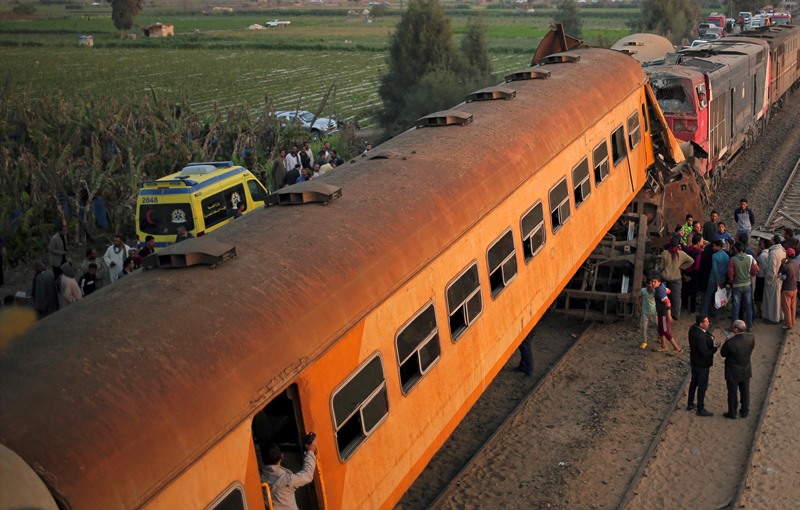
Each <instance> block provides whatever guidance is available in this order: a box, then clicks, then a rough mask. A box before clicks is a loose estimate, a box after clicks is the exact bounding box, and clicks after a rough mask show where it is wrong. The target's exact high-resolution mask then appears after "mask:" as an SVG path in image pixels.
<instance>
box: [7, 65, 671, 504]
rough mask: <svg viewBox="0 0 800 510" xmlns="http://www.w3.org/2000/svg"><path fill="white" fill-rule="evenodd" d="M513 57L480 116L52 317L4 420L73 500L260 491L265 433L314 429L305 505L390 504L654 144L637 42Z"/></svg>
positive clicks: (24, 340)
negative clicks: (327, 198)
mask: <svg viewBox="0 0 800 510" xmlns="http://www.w3.org/2000/svg"><path fill="white" fill-rule="evenodd" d="M562 57H564V58H562ZM521 75H522V76H527V78H526V79H524V80H520V81H519V82H516V81H515V82H511V83H507V84H504V89H508V88H510V89H512V90H513V91H514V92H515V93H516V95H514V96H513V97H512V98H510V99H509V100H496V101H489V102H484V101H475V102H472V103H467V104H462V105H458V108H459V109H460V110H463V111H461V112H459V115H461V114H463V115H464V116H465V118H468V119H469V122H467V123H466V125H464V126H448V127H439V128H425V129H416V130H410V131H408V132H406V133H403V134H402V135H400V136H398V137H396V138H394V139H392V140H389V141H388V142H386V143H385V144H382V145H381V146H379V147H377V148H376V149H374V150H373V152H372V153H371V154H370V155H369V156H368V157H365V158H359V159H358V160H357V161H354V162H350V163H348V165H343V166H342V167H341V168H340V169H338V170H337V171H336V172H331V173H330V174H327V175H325V176H323V177H322V178H320V179H319V181H318V182H319V183H320V184H322V185H329V186H332V187H334V188H338V189H341V190H342V194H341V197H339V198H338V199H336V200H335V201H333V202H331V203H330V204H329V205H328V206H327V207H321V206H319V205H310V206H302V207H300V206H298V207H292V206H289V207H271V208H269V209H267V210H263V209H261V210H258V211H253V213H252V214H249V215H247V216H246V217H245V218H243V219H242V220H239V221H237V222H233V223H231V224H230V225H228V226H226V228H224V229H219V230H218V231H216V232H214V233H213V235H209V236H206V237H203V238H200V239H194V240H190V241H187V243H188V244H186V245H182V247H185V248H187V249H188V247H193V249H196V250H198V251H202V250H203V249H205V248H208V247H213V246H218V245H220V244H222V245H228V246H232V247H235V249H236V253H237V256H236V257H235V258H233V259H231V260H230V261H226V262H225V263H224V264H221V265H219V267H217V268H216V269H215V270H214V271H209V270H208V269H207V268H204V267H192V268H185V269H158V270H153V271H148V272H146V273H138V274H134V275H132V276H130V277H128V278H126V279H125V280H123V281H122V282H120V283H117V284H115V285H114V286H112V287H110V288H108V289H103V291H102V292H101V293H99V294H97V295H92V296H89V297H87V298H86V299H84V300H81V302H79V303H77V304H75V305H71V306H70V307H69V308H67V309H66V310H64V311H61V312H59V314H56V315H53V316H51V317H48V318H46V319H44V320H42V321H39V322H38V323H37V324H36V325H35V326H34V327H33V328H32V329H31V331H29V332H28V333H26V334H25V335H24V336H23V337H20V338H19V339H18V340H17V341H15V343H13V344H12V345H11V346H10V347H9V348H7V349H6V350H4V351H3V352H0V368H1V369H0V386H2V387H4V388H6V390H5V391H3V392H0V415H1V416H2V417H3V422H4V425H6V426H5V427H4V428H3V430H0V441H2V442H3V444H5V445H7V446H8V447H9V448H11V449H12V450H14V451H16V452H17V453H19V454H20V456H21V457H22V458H23V459H24V460H25V461H26V462H27V463H28V464H30V465H34V466H41V467H42V470H44V471H46V472H47V473H49V474H50V475H51V476H49V477H48V478H47V480H46V482H47V483H49V484H51V485H50V489H51V491H52V492H53V493H54V494H58V495H59V497H60V498H62V499H63V501H64V502H65V506H66V505H71V506H73V507H90V508H94V507H103V508H131V507H141V506H147V505H150V506H152V507H156V508H163V507H168V506H173V505H174V506H195V505H196V506H199V507H206V506H208V507H209V508H214V507H215V506H217V505H218V504H223V506H224V503H225V500H224V499H223V500H222V501H221V502H220V500H219V497H220V496H224V497H226V496H225V494H224V491H226V490H228V489H231V488H235V487H236V483H239V482H241V483H242V484H243V486H244V494H245V495H246V497H247V501H248V507H251V506H252V507H256V508H257V507H258V506H259V503H260V499H259V497H260V487H259V483H258V474H257V469H256V467H257V465H256V464H257V462H258V454H257V453H256V452H257V451H263V449H264V447H265V445H268V444H269V443H270V442H273V441H278V442H281V443H282V444H284V445H286V444H289V445H292V447H291V448H287V449H286V450H285V453H286V454H287V455H289V454H291V455H293V456H295V457H299V456H300V452H301V449H302V447H301V446H300V442H301V438H302V436H303V435H304V434H305V433H306V432H308V431H309V430H313V431H315V432H316V433H317V434H318V442H319V446H320V456H319V458H320V467H319V469H318V473H317V476H316V478H315V482H314V484H313V488H312V490H311V491H310V492H308V493H306V494H305V496H307V498H306V502H307V503H309V504H304V506H303V508H311V507H325V506H327V508H333V509H338V508H370V507H380V506H390V505H391V504H392V503H393V502H394V501H397V500H398V499H399V498H400V495H401V494H402V492H403V491H404V490H405V489H406V488H407V486H408V485H409V483H410V482H411V480H413V479H414V478H415V477H416V476H417V474H418V473H419V472H420V471H421V470H422V468H423V466H424V465H425V463H426V462H427V461H428V460H429V459H430V457H431V456H432V455H433V453H434V452H435V450H436V449H437V448H438V447H439V446H440V445H441V444H442V443H443V442H444V440H445V438H446V437H447V436H448V435H449V434H450V432H451V431H452V430H453V428H454V427H455V426H456V424H457V423H458V421H459V420H461V418H462V417H463V416H464V414H465V413H466V412H467V409H468V408H469V406H470V405H471V404H472V403H473V402H474V401H475V400H476V399H477V397H478V395H479V394H480V393H481V392H482V391H483V389H484V388H485V387H486V385H487V384H488V382H489V381H490V380H491V379H492V378H493V377H494V375H495V374H496V373H497V372H498V371H499V370H500V368H501V367H502V365H503V363H504V362H505V361H506V360H507V359H508V357H509V356H510V355H511V354H512V352H513V351H514V349H515V348H516V347H517V345H518V343H519V341H520V340H521V338H522V337H523V336H524V335H525V334H526V333H527V332H528V331H529V330H530V328H531V327H532V326H533V325H534V324H535V322H536V321H537V320H538V318H539V317H540V316H541V314H542V313H543V311H544V309H545V308H546V307H547V306H548V305H549V304H550V303H551V302H552V300H553V299H554V298H555V296H556V295H557V294H558V292H559V291H560V289H561V288H562V287H563V286H564V284H565V283H566V282H567V280H568V279H569V278H570V277H571V276H572V273H573V272H574V271H575V270H576V269H577V267H578V266H579V265H580V264H581V263H582V261H583V260H584V258H585V257H586V256H587V254H588V253H589V252H590V251H591V249H592V248H593V247H594V246H595V245H596V243H597V242H598V240H599V239H600V238H601V237H602V236H603V235H604V234H605V232H606V230H607V228H608V226H609V225H610V224H611V223H613V222H614V221H616V219H617V218H618V216H619V214H620V213H621V212H622V211H623V210H624V208H625V207H626V205H627V204H628V202H629V201H630V200H631V199H632V198H633V197H634V195H635V194H636V193H637V192H638V190H639V189H640V188H641V187H642V185H643V183H644V181H645V170H646V168H647V167H648V166H650V165H652V164H654V156H653V148H652V147H651V146H650V145H651V144H652V142H651V140H650V138H649V136H650V132H651V131H652V125H651V123H652V122H653V119H645V118H644V117H643V115H644V112H645V111H647V108H644V109H643V108H642V106H643V104H644V103H645V91H646V89H645V87H646V77H645V75H644V74H643V73H642V71H641V68H640V67H639V66H638V64H636V62H635V61H633V60H632V59H630V58H629V57H627V56H625V55H621V54H619V53H616V52H612V51H608V50H596V49H580V50H575V51H571V52H569V55H562V56H553V58H552V65H550V64H547V65H545V66H543V67H542V68H538V69H536V70H535V72H534V73H531V72H530V71H529V70H523V72H522V73H521ZM447 117H448V118H449V117H451V116H449V115H448V116H447ZM673 141H674V140H673ZM671 142H672V141H670V143H669V144H668V145H669V146H670V147H672V145H673V144H672V143H671ZM667 159H669V158H667ZM308 185H311V186H317V185H319V184H317V183H315V182H312V183H308V184H305V183H304V185H303V186H301V187H305V186H308ZM119 303H127V304H128V306H125V307H121V306H119ZM418 319H419V321H420V322H417V321H418ZM131 322H141V323H147V324H152V325H153V326H152V327H153V328H154V329H156V328H157V331H158V334H157V335H152V337H150V338H147V339H142V338H141V337H138V336H135V335H128V334H124V332H121V331H120V329H119V324H125V323H131ZM412 326H413V327H412ZM426 328H428V329H426ZM399 337H402V338H403V340H402V341H401V342H398V341H397V339H398V338H399ZM434 337H435V338H436V339H437V342H438V343H437V344H432V343H431V342H432V339H433V338H434ZM401 347H402V348H401ZM423 347H425V350H424V351H423ZM432 347H438V350H436V349H431V348H432ZM409 349H410V350H409ZM401 351H402V354H401ZM414 356H417V357H414ZM437 359H438V361H435V360H437ZM409 360H411V361H412V362H411V363H409V362H408V361H409ZM434 361H435V362H434ZM415 363H416V364H415ZM423 365H424V367H423ZM53 367H58V370H53ZM9 388H10V390H9ZM30 402H36V403H38V406H36V407H34V406H31V405H30ZM52 416H58V417H59V418H60V421H56V420H53V419H52ZM248 432H249V435H248ZM289 450H293V451H289ZM220 491H222V492H220ZM187 492H192V493H194V494H195V495H194V496H193V499H191V500H190V503H189V504H187V505H179V504H178V503H179V502H181V501H182V498H183V497H184V496H185V494H186V493H187ZM301 492H304V493H305V492H307V491H305V490H303V491H301ZM231 494H232V493H231ZM305 496H304V497H305ZM298 497H300V493H298ZM326 501H327V503H326Z"/></svg>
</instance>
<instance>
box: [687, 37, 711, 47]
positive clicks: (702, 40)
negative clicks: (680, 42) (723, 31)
mask: <svg viewBox="0 0 800 510" xmlns="http://www.w3.org/2000/svg"><path fill="white" fill-rule="evenodd" d="M708 43H709V41H706V40H705V39H695V40H694V41H692V44H691V45H690V47H691V48H694V47H695V46H700V45H701V44H708Z"/></svg>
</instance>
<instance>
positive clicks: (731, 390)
mask: <svg viewBox="0 0 800 510" xmlns="http://www.w3.org/2000/svg"><path fill="white" fill-rule="evenodd" d="M746 329H747V325H746V324H745V323H744V321H743V320H737V321H734V323H733V332H734V336H733V337H731V338H730V339H729V340H728V341H726V342H725V343H724V344H723V345H722V350H721V351H720V354H722V357H723V358H725V383H726V384H727V386H728V412H727V413H724V414H723V415H722V416H724V417H726V418H730V419H731V420H735V419H736V400H737V394H736V391H737V390H738V391H739V394H740V395H741V405H742V407H741V409H740V410H739V414H740V415H741V417H742V418H747V416H748V415H749V414H750V377H751V376H752V375H753V370H752V367H751V366H750V355H751V354H752V353H753V349H754V348H755V346H756V338H755V337H754V336H753V334H752V333H746V332H745V331H746Z"/></svg>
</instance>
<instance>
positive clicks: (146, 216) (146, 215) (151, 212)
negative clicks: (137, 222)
mask: <svg viewBox="0 0 800 510" xmlns="http://www.w3.org/2000/svg"><path fill="white" fill-rule="evenodd" d="M151 214H153V210H152V209H150V210H149V211H147V214H145V215H144V219H145V220H147V223H148V224H150V225H155V224H156V222H155V221H153V220H152V219H150V215H151Z"/></svg>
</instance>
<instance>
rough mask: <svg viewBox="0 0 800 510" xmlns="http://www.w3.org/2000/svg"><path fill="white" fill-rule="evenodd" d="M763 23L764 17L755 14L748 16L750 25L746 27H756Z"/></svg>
mask: <svg viewBox="0 0 800 510" xmlns="http://www.w3.org/2000/svg"><path fill="white" fill-rule="evenodd" d="M763 24H764V17H763V16H762V15H761V14H756V15H755V16H753V17H752V18H750V25H749V26H748V28H758V27H760V26H762V25H763Z"/></svg>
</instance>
